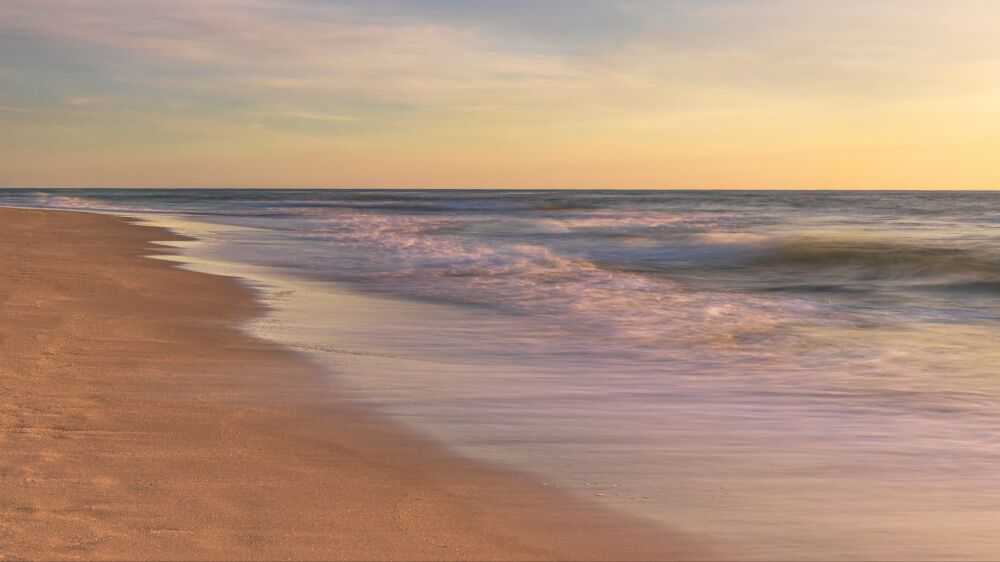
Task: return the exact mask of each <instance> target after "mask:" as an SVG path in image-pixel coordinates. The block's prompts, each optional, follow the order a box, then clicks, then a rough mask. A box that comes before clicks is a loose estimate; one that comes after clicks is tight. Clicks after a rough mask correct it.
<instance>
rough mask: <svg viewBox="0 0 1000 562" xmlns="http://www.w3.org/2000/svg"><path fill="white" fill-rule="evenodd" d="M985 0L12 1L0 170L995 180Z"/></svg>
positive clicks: (665, 183)
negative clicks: (950, 1)
mask: <svg viewBox="0 0 1000 562" xmlns="http://www.w3.org/2000/svg"><path fill="white" fill-rule="evenodd" d="M997 29H1000V7H998V6H997V5H996V4H995V3H993V2H989V1H985V0H970V1H967V2H957V3H955V2H953V3H944V2H939V1H933V0H911V1H904V0H877V1H874V2H862V1H861V0H846V1H839V2H836V1H833V0H818V1H816V2H800V1H794V0H754V1H736V0H712V1H698V0H674V1H668V2H658V1H648V0H632V1H625V2H615V1H610V0H607V1H600V0H572V1H571V0H547V1H541V2H532V1H528V0H514V1H508V2H490V1H486V0H468V1H463V2H459V1H448V0H411V1H407V0H371V1H366V2H358V1H352V0H294V1H291V0H285V1H282V0H218V1H214V2H202V1H196V0H170V1H168V0H149V1H144V2H130V1H127V0H10V1H7V2H4V3H3V4H0V84H2V86H3V87H2V88H0V130H2V131H3V133H2V134H0V147H2V150H0V186H7V187H57V186H67V187H77V186H78V187H112V186H123V187H124V186H128V187H143V186H148V187H244V186H245V187H359V188H371V187H404V188H405V187H451V188H457V187H485V188H504V187H509V188H518V187H531V188H540V187H552V188H557V187H577V188H613V187H621V188H758V189H763V188H778V189H780V188H805V189H808V188H830V189H852V188H871V189H882V188H910V189H920V188H925V189H926V188H961V189H977V188H978V189H996V188H1000V167H998V166H996V165H995V163H994V162H995V155H996V154H998V153H1000V41H997V40H996V30H997Z"/></svg>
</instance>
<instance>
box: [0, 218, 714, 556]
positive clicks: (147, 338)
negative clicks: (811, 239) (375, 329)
mask: <svg viewBox="0 0 1000 562" xmlns="http://www.w3.org/2000/svg"><path fill="white" fill-rule="evenodd" d="M170 238H172V235H171V234H169V233H168V232H166V231H164V230H160V229H156V228H151V227H146V226H139V225H135V224H130V223H129V222H127V221H126V220H125V219H122V218H118V217H112V216H106V215H95V214H86V213H70V212H58V211H33V210H16V209H0V559H13V560H16V559H42V558H44V559H51V558H59V559H81V558H82V559H123V558H124V559H594V558H597V559H614V558H617V559H637V558H661V559H664V558H674V559H679V558H683V559H691V558H699V557H703V556H704V551H703V550H702V549H701V548H700V546H695V545H693V544H692V543H691V542H690V541H688V540H685V539H684V538H683V537H679V536H675V535H673V534H670V533H668V532H665V531H663V530H662V529H659V528H657V527H654V526H652V525H647V524H644V523H641V522H638V521H636V520H630V519H628V518H625V517H623V516H620V515H618V514H614V513H611V512H609V511H605V510H602V509H598V508H597V507H595V506H592V505H590V504H589V503H587V502H586V501H582V500H579V499H575V498H571V497H569V496H567V495H563V494H560V493H559V492H558V491H554V490H552V489H551V488H548V487H544V486H542V485H541V484H540V483H538V482H536V481H534V480H533V479H531V478H529V477H527V476H524V475H520V474H515V473H511V472H508V471H504V470H500V469H495V468H491V467H489V466H485V465H483V464H480V463H476V462H472V461H468V460H464V459H460V458H458V457H456V456H454V455H452V454H449V453H448V452H447V451H445V450H444V449H443V448H442V447H440V446H438V445H436V444H434V443H431V442H429V441H428V440H426V439H424V438H421V437H420V436H418V435H415V434H414V433H413V432H410V431H408V430H406V429H404V428H401V427H398V426H396V425H395V424H392V423H389V422H387V421H385V420H383V419H381V418H379V417H378V416H375V415H373V414H371V413H370V412H366V411H362V410H360V409H359V408H358V407H356V406H352V405H351V404H348V403H346V402H345V401H344V400H342V399H338V397H337V392H336V389H335V385H334V384H333V383H332V382H331V381H330V380H329V377H328V376H327V375H326V373H323V372H319V371H318V370H317V369H316V368H315V367H314V366H312V365H311V364H310V363H308V362H307V361H305V360H304V359H303V358H301V357H300V356H298V355H297V354H295V353H294V352H291V351H288V350H285V349H283V348H281V347H278V346H276V345H273V344H270V343H267V342H263V341H260V340H257V339H254V338H252V337H249V336H246V335H244V334H243V333H242V332H240V331H239V330H238V329H237V328H236V326H238V325H239V323H241V322H243V321H245V320H247V319H249V318H252V317H253V316H255V315H258V314H260V313H261V311H262V309H261V308H260V305H258V304H256V303H255V301H254V299H253V293H252V291H251V290H250V289H248V288H246V287H244V286H243V285H242V284H241V283H240V282H238V281H237V280H234V279H229V278H224V277H219V276H212V275H206V274H201V273H194V272H190V271H185V270H182V269H179V268H177V266H176V265H174V264H171V263H169V262H166V261H163V260H154V259H148V258H146V257H144V256H148V255H151V254H156V253H162V252H166V251H168V250H167V249H166V248H164V247H157V246H156V245H155V244H154V243H153V242H152V241H154V240H167V239H170Z"/></svg>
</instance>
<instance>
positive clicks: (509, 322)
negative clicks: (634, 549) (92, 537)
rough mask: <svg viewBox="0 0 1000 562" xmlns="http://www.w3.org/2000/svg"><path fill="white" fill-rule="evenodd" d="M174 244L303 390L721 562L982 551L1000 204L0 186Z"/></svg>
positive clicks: (795, 195)
mask: <svg viewBox="0 0 1000 562" xmlns="http://www.w3.org/2000/svg"><path fill="white" fill-rule="evenodd" d="M0 205H8V206H20V207H36V208H51V209H69V210H78V211H91V212H102V213H113V214H117V215H125V216H130V217H135V218H137V219H139V220H141V221H143V222H146V223H149V224H156V225H161V226H167V227H169V228H172V229H174V230H176V231H177V232H180V233H182V234H187V235H190V236H192V237H193V238H195V239H196V240H194V241H191V242H181V243H175V245H176V246H178V252H179V256H178V257H177V258H174V259H178V260H180V261H181V262H182V263H183V264H184V267H189V268H192V269H197V270H201V271H209V272H214V273H220V274H225V275H232V276H236V277H239V278H241V279H243V280H244V281H245V282H246V283H247V284H249V285H251V286H253V287H254V288H255V289H257V290H258V294H259V295H260V298H261V299H262V300H263V301H264V302H265V303H266V304H267V305H269V306H268V312H267V313H266V314H265V315H264V316H263V317H262V318H259V319H256V320H254V321H252V322H250V323H248V324H247V325H246V326H245V327H244V329H245V330H246V331H247V332H249V333H251V334H254V335H256V336H259V337H262V338H266V339H269V340H273V341H276V342H279V343H281V344H284V345H287V346H289V347H291V348H294V349H297V350H299V351H300V352H301V353H303V354H304V355H305V356H307V357H308V358H309V359H310V360H311V361H314V362H315V363H317V364H318V365H321V366H322V367H323V368H324V369H326V372H327V373H328V374H329V380H330V388H331V392H336V393H339V394H340V395H342V396H343V397H344V398H345V399H346V400H351V401H357V402H360V403H363V404H364V405H365V406H366V407H370V408H372V409H375V410H378V411H380V412H382V413H383V414H384V415H385V416H388V417H390V418H392V419H395V420H397V421H398V422H399V423H402V424H405V425H407V426H409V427H411V428H413V429H414V430H416V431H419V432H422V433H424V434H426V435H428V436H430V437H432V438H434V439H436V440H438V441H439V442H441V443H442V444H444V445H445V446H446V447H448V448H450V449H451V450H452V451H454V452H455V454H458V455H463V456H468V457H471V458H474V459H478V460H481V461H484V462H489V463H495V464H498V465H501V466H505V467H510V468H512V469H515V470H518V471H522V472H524V473H526V474H529V475H531V477H533V478H536V479H537V480H538V481H539V482H542V483H544V484H545V485H546V486H552V487H558V488H561V489H563V490H566V491H568V492H570V493H573V494H577V495H580V496H583V497H586V498H589V499H590V500H592V501H594V502H597V503H599V504H601V505H605V506H607V507H608V508H609V509H614V510H620V511H623V512H626V513H629V514H631V515H633V516H636V517H640V518H645V519H649V520H652V521H655V522H657V523H659V524H662V525H663V527H664V528H668V529H671V530H673V531H676V532H682V533H687V534H690V535H691V536H693V537H697V538H701V539H704V540H705V541H706V542H707V543H708V544H713V545H717V546H718V547H719V548H720V549H721V550H720V552H725V553H730V555H734V556H738V557H739V558H741V559H745V560H792V559H795V560H829V559H876V558H877V559H898V560H908V559H922V560H929V559H948V560H982V559H996V558H1000V192H971V191H940V192H927V191H920V192H918V191H912V192H907V191H625V190H599V191H566V190H534V191H497V190H488V191H487V190H291V189H273V190H257V189H252V190H251V189H231V190H184V189H170V190H161V189H121V190H78V189H59V190H55V189H53V190H31V189H25V190H0Z"/></svg>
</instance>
